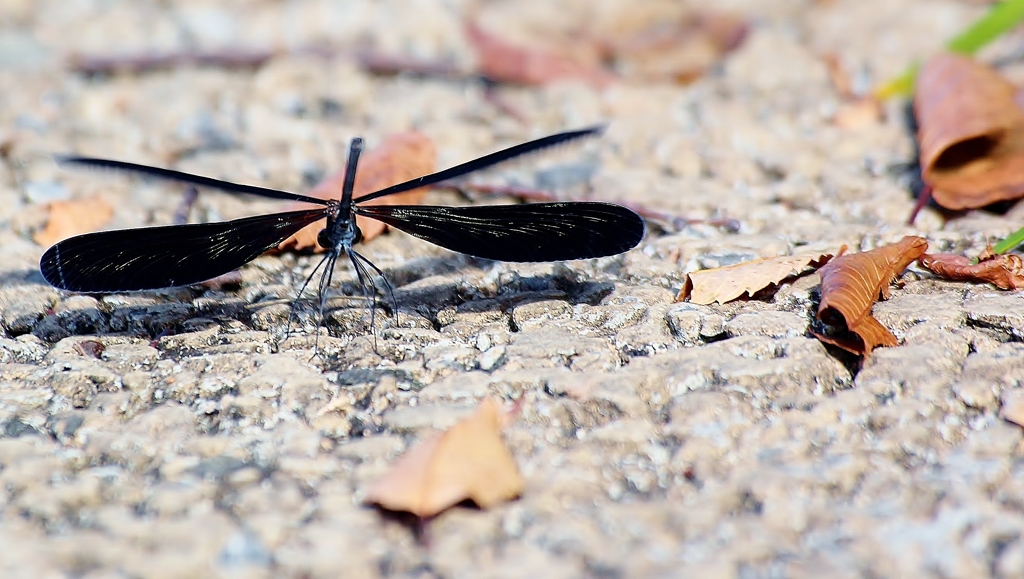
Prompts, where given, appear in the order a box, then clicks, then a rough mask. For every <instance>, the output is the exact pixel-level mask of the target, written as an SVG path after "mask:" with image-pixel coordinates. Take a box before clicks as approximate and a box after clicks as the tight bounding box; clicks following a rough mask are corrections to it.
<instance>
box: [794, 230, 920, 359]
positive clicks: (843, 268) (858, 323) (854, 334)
mask: <svg viewBox="0 0 1024 579" xmlns="http://www.w3.org/2000/svg"><path fill="white" fill-rule="evenodd" d="M927 249H928V242H927V241H925V240H924V239H923V238H921V237H914V236H910V235H908V236H907V237H904V238H903V239H901V240H900V241H899V242H898V243H894V244H892V245H886V246H884V247H879V248H878V249H873V250H871V251H865V252H863V253H855V254H853V255H843V256H840V257H837V258H835V259H833V260H832V261H830V262H829V263H827V264H825V265H824V266H823V267H822V268H821V269H819V270H818V275H820V276H821V304H820V305H819V306H818V319H819V320H820V321H821V322H823V323H824V324H826V325H828V326H831V328H829V329H830V330H834V331H830V332H829V333H828V334H823V333H819V332H818V331H815V330H813V329H812V332H813V333H814V335H815V336H817V337H818V339H820V340H822V341H824V342H828V343H830V344H834V345H836V346H839V347H840V348H843V349H844V350H847V351H849V352H853V353H854V354H862V355H867V354H870V353H871V350H873V349H874V348H876V347H878V346H895V345H896V344H897V341H896V336H894V335H892V332H890V331H889V330H887V329H885V327H884V326H882V324H880V323H879V322H878V320H876V319H875V318H873V317H872V316H871V308H872V306H874V304H875V301H876V300H878V299H879V296H881V297H882V298H885V299H888V297H889V284H890V283H892V281H893V280H894V279H896V277H897V276H899V275H900V274H901V273H903V270H904V269H906V268H907V266H908V265H910V263H911V262H913V261H914V260H916V259H918V258H919V257H921V256H922V255H923V254H924V252H925V251H927ZM847 330H848V331H847Z"/></svg>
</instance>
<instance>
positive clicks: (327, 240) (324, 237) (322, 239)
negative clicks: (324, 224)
mask: <svg viewBox="0 0 1024 579" xmlns="http://www.w3.org/2000/svg"><path fill="white" fill-rule="evenodd" d="M316 243H317V245H319V246H320V247H322V248H324V249H330V248H331V236H330V234H329V233H328V232H327V229H321V230H320V233H317V234H316Z"/></svg>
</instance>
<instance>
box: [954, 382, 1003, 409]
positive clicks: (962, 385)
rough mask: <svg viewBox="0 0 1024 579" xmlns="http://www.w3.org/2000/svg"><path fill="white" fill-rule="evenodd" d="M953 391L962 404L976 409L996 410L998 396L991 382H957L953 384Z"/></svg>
mask: <svg viewBox="0 0 1024 579" xmlns="http://www.w3.org/2000/svg"><path fill="white" fill-rule="evenodd" d="M953 393H954V394H956V397H957V398H959V399H960V401H961V402H963V403H964V406H967V407H970V408H977V409H978V410H996V409H997V408H999V398H998V397H997V396H996V390H995V389H993V387H992V385H991V384H985V383H983V382H974V381H972V382H958V383H956V384H953Z"/></svg>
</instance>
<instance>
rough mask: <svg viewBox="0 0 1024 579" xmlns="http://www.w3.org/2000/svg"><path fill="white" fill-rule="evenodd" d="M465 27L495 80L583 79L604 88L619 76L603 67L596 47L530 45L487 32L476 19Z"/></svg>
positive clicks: (538, 82) (483, 69) (533, 82)
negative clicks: (513, 42) (529, 46)
mask: <svg viewBox="0 0 1024 579" xmlns="http://www.w3.org/2000/svg"><path fill="white" fill-rule="evenodd" d="M464 27H465V31H466V36H467V37H468V38H469V42H470V44H472V45H473V48H475V49H476V54H477V61H478V64H477V67H478V68H479V71H480V74H482V75H484V76H485V77H487V78H489V79H491V80H493V81H497V82H508V83H514V84H526V85H542V84H546V83H549V82H554V81H558V80H565V79H579V80H583V81H586V82H588V83H590V84H592V85H594V86H597V87H603V86H605V85H607V84H608V83H610V82H611V81H612V80H614V78H615V77H614V76H613V75H611V74H610V73H608V72H606V71H605V70H603V69H602V68H601V66H600V62H599V53H598V50H597V47H596V46H589V45H587V44H586V43H583V44H578V45H577V47H576V48H577V49H578V50H575V51H573V53H571V54H570V53H569V51H557V50H554V49H551V48H528V47H525V46H518V45H515V44H512V43H510V42H508V41H506V40H503V39H501V38H500V37H498V36H496V35H494V34H491V33H490V32H487V31H485V30H484V29H483V28H481V27H480V25H479V24H478V23H477V22H476V21H475V20H474V19H472V18H468V19H466V21H465V24H464Z"/></svg>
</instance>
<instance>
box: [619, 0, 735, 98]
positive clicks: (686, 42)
mask: <svg viewBox="0 0 1024 579" xmlns="http://www.w3.org/2000/svg"><path fill="white" fill-rule="evenodd" d="M748 31H749V26H748V24H747V21H746V19H744V18H741V17H740V16H737V15H735V14H732V13H729V12H720V11H715V10H698V11H686V12H684V13H683V14H682V15H681V16H680V17H678V18H674V19H669V20H664V19H661V18H656V19H653V20H651V21H649V22H646V23H644V26H643V27H642V28H639V29H637V30H632V31H629V32H628V33H625V34H623V33H621V32H620V33H618V34H616V35H613V36H611V37H606V38H604V39H603V41H602V45H603V50H604V53H605V58H606V59H607V60H609V61H612V62H614V64H615V68H616V70H617V71H618V72H619V73H620V74H621V75H622V76H623V77H624V78H628V79H631V80H674V81H677V82H680V83H687V82H692V81H693V80H696V79H697V78H699V77H700V76H702V75H703V74H704V71H706V70H707V69H708V68H710V67H711V66H713V65H714V64H716V63H717V62H718V61H719V60H721V58H722V56H723V55H724V54H727V53H729V52H731V51H733V50H735V49H736V48H737V47H738V46H739V45H740V44H742V43H743V40H744V39H745V38H746V36H747V32H748Z"/></svg>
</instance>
